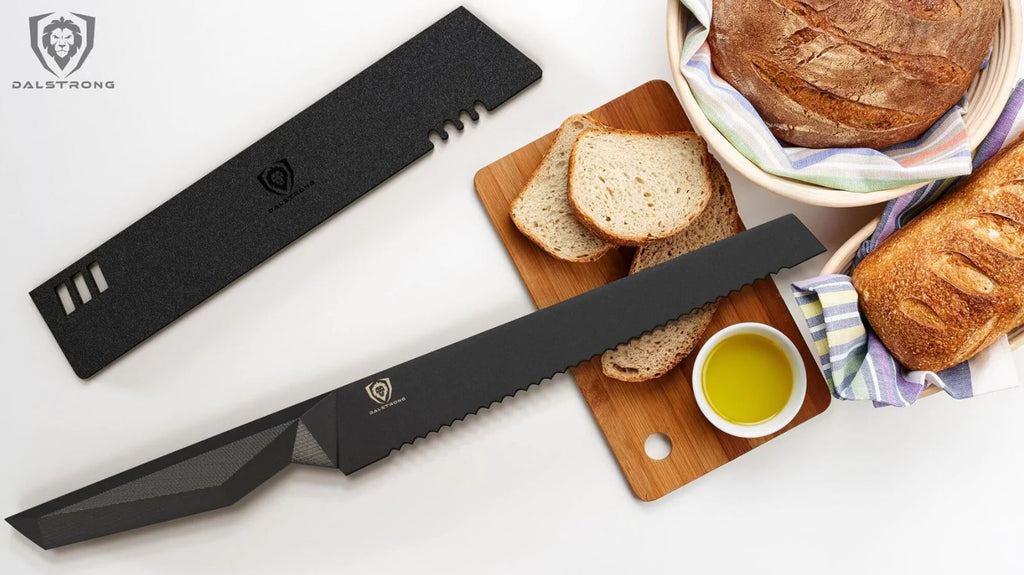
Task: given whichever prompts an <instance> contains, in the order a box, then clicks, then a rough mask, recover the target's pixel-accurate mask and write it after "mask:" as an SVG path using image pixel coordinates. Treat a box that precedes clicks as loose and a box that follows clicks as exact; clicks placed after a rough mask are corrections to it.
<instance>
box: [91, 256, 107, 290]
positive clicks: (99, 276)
mask: <svg viewBox="0 0 1024 575" xmlns="http://www.w3.org/2000/svg"><path fill="white" fill-rule="evenodd" d="M89 273H90V274H92V281H93V282H94V283H95V284H96V289H97V290H98V291H99V292H100V293H103V292H105V291H107V278H105V277H104V276H103V270H102V269H100V264H99V262H92V263H91V264H89Z"/></svg>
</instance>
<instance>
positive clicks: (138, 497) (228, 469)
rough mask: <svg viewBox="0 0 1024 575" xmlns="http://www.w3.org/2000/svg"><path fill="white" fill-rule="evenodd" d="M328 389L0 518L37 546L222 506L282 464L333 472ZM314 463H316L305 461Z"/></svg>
mask: <svg viewBox="0 0 1024 575" xmlns="http://www.w3.org/2000/svg"><path fill="white" fill-rule="evenodd" d="M334 408H335V399H334V392H333V391H332V392H330V393H326V394H323V395H320V396H317V397H314V398H312V399H309V400H306V401H304V402H302V403H299V404H296V405H293V406H291V407H288V408H286V409H282V410H281V411H278V412H276V413H273V414H271V415H268V416H266V417H262V418H260V419H257V420H255V421H251V422H249V423H247V424H245V425H242V426H240V427H236V428H234V429H232V430H230V431H226V432H224V433H221V434H219V435H216V436H214V437H211V438H209V439H206V440H203V441H200V442H199V443H196V444H193V445H190V446H188V447H186V448H184V449H180V450H178V451H175V452H174V453H171V454H169V455H165V456H163V457H160V458H157V459H154V460H153V461H150V462H148V463H144V464H142V465H139V466H138V467H134V468H132V469H129V470H128V471H124V472H122V473H118V474H117V475H114V476H112V477H108V478H107V479H104V480H102V481H98V482H96V483H94V484H92V485H89V486H88V487H83V488H82V489H79V490H77V491H73V492H71V493H68V494H67V495H63V496H61V497H58V498H56V499H53V500H51V501H48V502H46V503H43V504H41V505H37V506H35V507H33V508H31V509H27V510H25V511H22V512H21V513H18V514H17V515H12V516H11V517H8V518H7V522H8V523H10V524H11V525H12V526H13V527H14V528H15V529H17V530H18V531H19V532H21V534H22V535H24V536H26V537H28V538H29V539H31V540H32V542H34V543H35V544H36V545H39V546H40V547H42V548H43V549H51V548H53V547H59V546H61V545H67V544H69V543H75V542H78V541H84V540H86V539H92V538H95V537H101V536H103V535H110V534H111V533H118V532H121V531H127V530H129V529H134V528H136V527H142V526H144V525H150V524H153V523H158V522H161V521H167V520H170V519H175V518H177V517H183V516H186V515H192V514H195V513H200V512H203V511H209V510H211V509H216V508H218V507H225V506H227V505H231V504H232V503H234V502H236V501H238V500H239V499H241V498H242V497H243V496H245V494H247V493H249V492H250V491H252V490H253V489H255V488H256V487H257V486H259V485H260V484H261V483H263V482H264V481H266V480H267V479H269V478H270V477H271V476H272V475H274V474H275V473H277V472H278V471H280V470H281V469H283V468H284V467H286V466H287V465H288V464H289V463H292V462H296V463H311V461H310V460H311V459H314V460H315V459H319V460H322V463H319V465H323V466H325V467H335V466H336V463H335V461H336V459H335V458H336V457H337V453H336V451H334V449H335V447H334V437H335V434H336V433H337V431H336V427H335V426H336V421H337V420H336V418H335V411H334ZM313 464H314V465H316V464H318V463H313Z"/></svg>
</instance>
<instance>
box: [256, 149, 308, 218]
mask: <svg viewBox="0 0 1024 575" xmlns="http://www.w3.org/2000/svg"><path fill="white" fill-rule="evenodd" d="M256 179H257V180H258V181H259V183H260V185H261V186H263V189H264V190H266V191H268V192H270V193H271V194H274V195H275V196H282V198H281V200H280V201H279V202H277V203H276V204H274V205H273V206H271V207H270V209H268V210H267V213H270V214H272V213H274V212H275V211H277V210H278V209H279V208H281V207H283V206H284V205H285V204H287V203H288V202H290V201H292V200H293V199H294V198H296V197H298V196H299V195H300V194H302V193H304V192H305V191H306V190H308V189H309V188H312V187H313V185H314V184H316V182H315V181H314V180H309V181H308V182H306V183H305V184H303V185H301V186H299V187H297V188H296V187H295V170H294V169H292V164H291V162H289V161H288V158H281V159H280V160H278V161H276V162H274V163H273V164H270V165H269V166H267V167H265V168H263V171H262V172H260V173H259V174H257V175H256Z"/></svg>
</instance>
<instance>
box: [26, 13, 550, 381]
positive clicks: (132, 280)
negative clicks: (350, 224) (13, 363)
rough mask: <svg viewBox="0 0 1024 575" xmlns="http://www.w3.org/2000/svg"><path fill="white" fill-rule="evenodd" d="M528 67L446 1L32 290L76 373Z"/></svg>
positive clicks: (404, 157) (258, 258)
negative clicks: (330, 87) (343, 78)
mask: <svg viewBox="0 0 1024 575" xmlns="http://www.w3.org/2000/svg"><path fill="white" fill-rule="evenodd" d="M540 76H541V70H540V68H539V67H538V66H537V65H536V64H535V63H534V62H533V61H531V60H530V59H529V58H527V57H526V56H525V55H523V54H522V53H521V52H519V51H518V50H516V49H515V48H514V47H513V46H512V45H511V44H509V43H508V42H506V41H505V40H504V39H503V38H502V37H501V36H499V35H498V34H497V33H495V32H494V31H493V30H491V29H490V28H488V27H487V26H486V25H485V24H483V23H482V22H481V21H480V20H478V19H477V18H476V17H474V16H473V15H472V14H471V13H470V12H469V11H468V10H466V9H465V8H458V9H456V10H455V11H454V12H452V13H450V14H448V15H447V16H445V17H444V18H442V19H441V20H439V21H438V22H436V23H435V24H433V25H432V26H430V27H429V28H427V29H426V30H424V31H423V32H420V33H419V34H417V35H416V36H415V37H413V38H412V39H411V40H409V41H408V42H406V43H404V44H402V45H401V46H399V47H398V48H396V49H395V50H394V51H392V52H391V53H390V54H388V55H387V56H385V57H384V58H382V59H380V60H379V61H377V62H376V63H375V64H373V65H372V66H370V67H369V68H367V69H366V70H364V71H362V72H360V73H359V74H358V75H356V76H355V77H354V78H352V79H351V80H349V81H348V82H346V83H345V84H343V85H342V86H340V87H338V88H337V89H335V90H334V91H332V92H330V93H329V94H327V95H326V96H324V97H323V98H321V99H320V100H319V101H317V102H316V103H314V104H313V105H311V106H310V107H309V108H306V109H305V110H303V111H302V112H300V113H299V114H297V115H296V116H294V117H293V118H292V119H290V120H288V121H287V122H285V123H284V124H283V125H281V126H280V127H278V128H277V129H275V130H274V131H272V132H271V133H269V134H267V135H266V136H264V137H263V138H261V139H260V140H258V141H257V142H256V143H254V144H252V145H251V146H249V147H248V148H246V149H245V150H243V151H242V152H241V153H239V154H238V155H236V156H234V157H233V158H231V159H230V160H228V161H227V162H225V163H224V164H223V165H221V166H220V167H219V168H217V169H215V170H214V171H212V172H210V173H209V174H207V175H206V176H203V177H202V178H201V179H199V181H197V182H195V183H194V184H192V185H191V186H189V187H187V188H185V189H184V190H183V191H182V192H180V193H179V194H177V195H176V196H174V197H173V198H171V199H170V200H168V201H166V202H165V203H164V204H162V205H161V206H159V207H158V208H156V209H155V210H153V211H152V212H150V213H149V214H147V215H146V216H144V217H143V218H142V219H140V220H139V221H137V222H135V223H134V224H132V225H131V226H129V227H128V228H127V229H125V230H124V231H122V232H121V233H119V234H117V235H116V236H114V237H113V238H111V239H110V240H108V241H107V242H105V243H103V244H102V245H101V246H99V247H98V248H96V249H95V250H93V251H91V252H89V253H88V254H86V255H85V256H83V257H82V258H81V259H79V260H78V261H76V262H74V263H73V264H72V265H70V266H68V267H67V268H65V269H63V270H61V271H60V272H59V273H57V274H56V275H55V276H53V277H52V278H50V279H49V280H47V281H46V282H44V283H43V284H42V285H40V286H39V287H37V288H36V289H34V290H32V292H31V294H30V295H31V296H32V301H33V302H35V305H36V307H37V308H38V309H39V313H41V314H42V316H43V319H45V320H46V324H47V326H49V328H50V330H51V331H52V332H53V335H54V337H55V338H56V340H57V343H58V344H59V345H60V347H61V350H63V352H64V355H65V356H66V357H67V359H68V361H69V362H70V363H71V367H72V368H73V369H74V371H75V373H76V374H78V376H79V377H81V378H88V377H90V376H92V375H93V374H94V373H96V372H97V371H99V370H100V369H102V368H103V367H105V366H106V365H108V364H109V363H110V362H112V361H114V360H115V359H117V358H118V357H120V356H121V355H123V354H124V353H126V352H127V351H129V350H130V349H132V348H133V347H135V346H136V345H138V344H139V343H141V342H142V341H143V340H145V339H146V338H148V337H149V336H151V335H153V333H155V332H156V331H158V330H159V329H161V328H162V327H164V326H166V325H167V324H169V323H171V322H172V321H174V320H175V319H177V318H178V317H179V316H181V315H183V314H184V313H186V312H187V311H189V310H190V309H192V308H193V307H195V306H197V305H199V304H200V303H202V302H203V301H204V300H205V299H206V298H208V297H210V296H212V295H213V294H215V293H217V291H218V290H220V289H221V288H223V287H225V286H226V285H228V284H229V283H231V282H232V281H234V280H235V279H237V278H238V277H239V276H241V275H243V274H245V273H246V272H247V271H249V270H251V269H252V268H253V267H255V266H257V265H259V264H260V263H261V262H263V261H264V260H266V259H267V258H269V257H270V256H272V255H274V254H275V253H276V252H277V251H278V250H280V249H281V248H284V247H285V246H287V245H288V244H289V243H291V242H292V241H294V240H295V239H297V238H298V237H300V236H302V235H303V234H304V233H306V232H308V231H309V230H311V229H312V228H314V227H315V226H316V225H317V224H319V223H321V222H323V221H324V220H326V219H327V218H328V217H330V216H331V215H333V214H334V213H336V212H337V211H338V210H340V209H342V208H344V207H345V206H347V205H348V204H350V203H351V202H353V201H355V200H356V199H358V198H359V197H360V196H362V195H363V194H365V193H366V192H368V191H370V190H372V189H373V188H374V187H375V186H377V185H378V184H380V183H381V182H383V181H384V180H386V179H388V178H389V177H390V176H392V175H393V174H395V173H396V172H398V171H399V170H401V169H402V168H404V167H405V166H407V165H409V164H410V163H412V162H413V161H414V160H416V159H417V158H419V157H420V156H422V155H424V154H426V153H427V152H429V151H430V150H431V149H432V148H433V144H432V143H431V142H430V139H429V133H430V131H432V130H434V131H436V132H437V133H438V134H439V135H440V136H441V137H442V138H443V139H447V137H448V135H447V133H446V132H445V128H444V124H445V122H446V121H449V122H451V123H452V124H453V125H455V126H456V128H458V129H461V128H462V123H461V122H460V121H459V115H460V112H461V111H464V112H466V113H468V114H469V116H470V117H471V118H473V119H474V120H476V119H477V113H476V111H475V109H474V107H475V105H476V104H477V103H480V104H482V105H483V106H484V107H485V108H486V109H488V110H492V109H494V108H495V107H497V106H498V105H500V104H502V103H503V102H505V101H506V100H508V99H509V98H511V97H512V96H514V95H515V94H517V93H518V92H519V91H521V90H523V89H524V88H526V87H527V86H529V85H530V84H531V83H533V82H534V81H536V80H537V79H539V78H540Z"/></svg>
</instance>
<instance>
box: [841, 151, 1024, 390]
mask: <svg viewBox="0 0 1024 575" xmlns="http://www.w3.org/2000/svg"><path fill="white" fill-rule="evenodd" d="M853 285H854V288H856V290H857V293H858V294H859V297H860V304H861V308H862V309H863V311H864V315H865V316H866V317H867V320H868V323H870V324H871V327H872V328H873V329H874V331H875V333H877V334H878V337H879V338H880V339H881V340H882V343H884V344H885V346H886V347H887V348H888V349H889V351H891V352H892V354H893V355H894V356H895V357H896V358H897V359H898V360H899V361H900V363H902V364H903V365H905V366H906V367H909V368H910V369H914V370H928V371H940V370H943V369H946V368H948V367H952V366H954V365H957V364H959V363H960V362H962V361H964V360H966V359H969V358H971V357H972V356H974V355H975V354H976V353H977V352H978V351H980V350H981V349H982V348H984V347H987V346H988V345H989V344H991V343H992V342H993V341H995V340H996V339H997V338H999V337H1000V336H1001V335H1003V334H1004V333H1007V332H1008V331H1010V330H1012V329H1014V328H1016V327H1017V326H1019V325H1021V324H1022V323H1024V139H1021V138H1018V139H1017V140H1016V141H1015V142H1013V143H1012V144H1010V145H1009V146H1007V147H1006V148H1005V149H1003V151H1001V152H1000V153H999V154H997V155H996V156H995V157H993V158H991V159H990V160H989V161H988V162H985V163H984V164H983V165H982V166H981V167H980V168H978V169H977V170H976V171H975V172H974V173H973V174H972V175H971V176H970V177H969V178H967V179H966V180H965V181H964V182H962V183H961V184H960V186H959V187H958V188H957V189H955V190H953V191H951V192H947V194H946V195H945V196H944V197H943V198H942V199H940V200H939V201H938V202H936V203H935V205H933V206H931V207H930V208H928V209H927V210H926V211H925V212H924V213H922V214H921V215H919V216H917V217H916V218H914V219H913V220H911V221H910V223H909V224H907V225H906V226H904V227H903V228H902V229H900V230H898V231H897V232H896V233H894V234H893V235H892V236H890V237H889V238H888V239H886V240H885V241H884V242H882V244H881V245H879V246H878V248H876V249H875V250H874V251H873V252H871V253H870V254H869V255H868V256H867V257H865V258H864V260H863V261H861V262H860V264H858V265H857V267H856V268H855V269H854V272H853Z"/></svg>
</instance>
